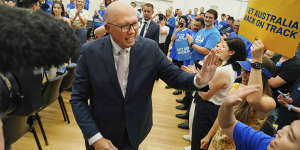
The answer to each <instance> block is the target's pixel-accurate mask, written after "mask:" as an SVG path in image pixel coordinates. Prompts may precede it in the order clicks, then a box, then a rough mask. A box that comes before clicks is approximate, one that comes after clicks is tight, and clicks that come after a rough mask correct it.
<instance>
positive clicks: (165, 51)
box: [159, 43, 168, 56]
mask: <svg viewBox="0 0 300 150" xmlns="http://www.w3.org/2000/svg"><path fill="white" fill-rule="evenodd" d="M159 48H160V49H161V50H162V52H163V53H164V54H165V55H166V56H168V49H167V46H166V44H165V43H159Z"/></svg>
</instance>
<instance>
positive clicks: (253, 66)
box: [251, 62, 263, 69]
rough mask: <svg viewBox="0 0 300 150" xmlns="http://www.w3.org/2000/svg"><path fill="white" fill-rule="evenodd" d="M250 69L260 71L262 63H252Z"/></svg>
mask: <svg viewBox="0 0 300 150" xmlns="http://www.w3.org/2000/svg"><path fill="white" fill-rule="evenodd" d="M251 67H252V68H254V69H261V68H262V67H263V66H262V63H259V62H254V63H251Z"/></svg>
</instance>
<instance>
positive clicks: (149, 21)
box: [138, 18, 151, 37]
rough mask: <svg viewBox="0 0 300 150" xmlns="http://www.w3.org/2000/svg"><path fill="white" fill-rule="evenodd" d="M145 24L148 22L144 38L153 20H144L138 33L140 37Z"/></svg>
mask: <svg viewBox="0 0 300 150" xmlns="http://www.w3.org/2000/svg"><path fill="white" fill-rule="evenodd" d="M145 22H147V25H146V27H145V30H144V34H143V37H145V35H146V33H147V32H148V28H149V25H150V23H151V19H149V20H148V21H145V19H144V18H143V20H142V23H141V26H140V29H139V32H138V35H140V32H141V30H142V28H143V26H144V23H145Z"/></svg>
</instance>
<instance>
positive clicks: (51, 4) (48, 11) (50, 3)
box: [45, 0, 53, 14]
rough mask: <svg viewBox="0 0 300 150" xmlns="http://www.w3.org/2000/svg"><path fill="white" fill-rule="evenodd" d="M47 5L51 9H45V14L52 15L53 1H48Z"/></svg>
mask: <svg viewBox="0 0 300 150" xmlns="http://www.w3.org/2000/svg"><path fill="white" fill-rule="evenodd" d="M46 2H47V4H48V5H49V8H46V9H45V12H46V13H48V14H50V13H51V9H52V6H53V1H51V0H46Z"/></svg>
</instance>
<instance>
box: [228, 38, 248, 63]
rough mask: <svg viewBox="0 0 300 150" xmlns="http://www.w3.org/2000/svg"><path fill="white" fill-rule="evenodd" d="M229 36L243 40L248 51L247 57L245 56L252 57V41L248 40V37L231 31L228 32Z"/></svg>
mask: <svg viewBox="0 0 300 150" xmlns="http://www.w3.org/2000/svg"><path fill="white" fill-rule="evenodd" d="M229 37H231V38H232V37H236V38H240V39H241V40H243V42H244V43H245V46H246V51H247V53H248V57H247V58H250V59H251V58H252V55H251V46H252V42H250V41H249V40H248V39H246V38H245V37H243V36H241V35H240V34H236V33H235V32H231V33H230V34H229Z"/></svg>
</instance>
